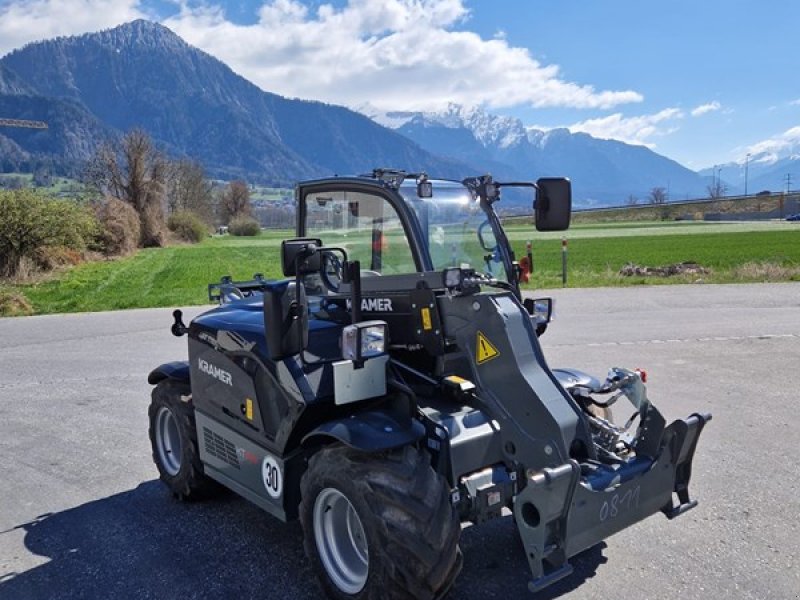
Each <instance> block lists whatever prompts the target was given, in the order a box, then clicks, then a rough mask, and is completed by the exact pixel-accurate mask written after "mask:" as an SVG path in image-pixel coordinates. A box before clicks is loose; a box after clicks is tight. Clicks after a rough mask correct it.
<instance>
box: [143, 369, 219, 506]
mask: <svg viewBox="0 0 800 600" xmlns="http://www.w3.org/2000/svg"><path fill="white" fill-rule="evenodd" d="M147 414H148V416H149V418H150V430H149V433H150V443H151V445H152V448H153V462H154V463H155V464H156V467H157V468H158V473H159V475H160V478H161V481H163V482H164V483H165V484H167V487H169V489H170V491H171V492H172V494H173V495H174V496H175V497H176V498H178V499H179V500H197V499H201V498H208V497H210V496H213V495H216V494H217V493H218V492H219V491H220V490H221V486H220V485H219V484H218V483H216V482H215V481H214V480H213V479H211V478H209V477H206V475H205V473H204V472H203V463H202V462H200V452H199V450H198V447H197V427H196V425H195V420H194V408H193V407H192V403H191V390H190V388H189V386H187V385H182V384H179V383H176V382H174V381H169V380H165V381H162V382H160V383H159V384H158V385H156V387H155V388H154V389H153V394H152V401H151V403H150V408H149V409H148V411H147Z"/></svg>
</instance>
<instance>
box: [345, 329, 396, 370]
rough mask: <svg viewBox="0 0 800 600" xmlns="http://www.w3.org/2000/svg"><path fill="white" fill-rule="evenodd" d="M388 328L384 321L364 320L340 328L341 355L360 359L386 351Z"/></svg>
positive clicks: (349, 358)
mask: <svg viewBox="0 0 800 600" xmlns="http://www.w3.org/2000/svg"><path fill="white" fill-rule="evenodd" d="M387 334H388V329H387V325H386V323H385V322H384V321H364V322H363V323H356V324H355V325H348V326H347V327H345V328H344V329H343V330H342V356H344V358H346V359H347V360H354V361H361V360H366V359H368V358H372V357H373V356H380V355H381V354H385V353H386V342H387V338H388V335H387Z"/></svg>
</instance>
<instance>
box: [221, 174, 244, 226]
mask: <svg viewBox="0 0 800 600" xmlns="http://www.w3.org/2000/svg"><path fill="white" fill-rule="evenodd" d="M220 210H221V213H222V214H221V217H222V222H223V223H229V222H230V220H231V219H233V218H235V217H241V216H244V215H249V214H250V212H251V207H250V189H249V188H248V187H247V184H246V183H245V182H244V181H239V180H236V181H231V182H230V183H229V184H228V185H227V186H225V189H224V190H222V198H221V202H220Z"/></svg>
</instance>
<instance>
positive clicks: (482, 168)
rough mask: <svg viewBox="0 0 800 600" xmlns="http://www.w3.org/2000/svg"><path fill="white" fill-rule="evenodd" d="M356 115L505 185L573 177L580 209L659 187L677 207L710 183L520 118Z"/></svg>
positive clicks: (465, 110)
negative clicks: (502, 180) (505, 181)
mask: <svg viewBox="0 0 800 600" xmlns="http://www.w3.org/2000/svg"><path fill="white" fill-rule="evenodd" d="M357 110H358V111H359V112H362V113H363V114H366V115H367V116H369V117H370V118H372V119H373V120H374V121H376V122H378V123H380V124H381V125H383V126H385V127H389V128H392V129H395V130H397V131H398V132H399V133H401V134H403V135H405V136H406V137H408V138H410V139H411V140H413V141H415V142H416V143H417V144H419V145H420V146H422V147H423V148H425V149H426V150H428V151H430V152H432V153H435V154H438V155H441V156H448V157H451V158H454V159H456V160H459V161H461V162H465V163H467V164H471V165H474V166H475V167H476V170H477V171H478V172H486V171H489V172H491V173H492V174H494V175H495V176H496V177H497V178H498V179H500V178H526V179H531V178H535V177H539V176H559V175H563V176H567V177H569V178H570V179H572V182H573V192H574V199H575V202H576V205H592V204H600V205H603V204H623V203H625V201H626V200H627V199H628V198H629V197H630V196H635V197H637V198H639V199H640V201H645V199H646V197H647V195H648V194H649V193H650V190H651V189H653V188H654V187H663V188H666V189H667V190H668V191H669V194H670V197H671V198H672V199H675V200H677V199H685V198H689V197H698V196H703V195H705V193H706V186H707V184H708V182H707V178H704V177H702V176H700V175H698V174H697V173H695V172H693V171H691V170H689V169H687V168H685V167H683V166H681V165H679V164H678V163H677V162H675V161H673V160H670V159H668V158H665V157H663V156H661V155H659V154H656V153H655V152H653V151H651V150H649V149H648V148H645V147H644V146H633V145H630V144H625V143H622V142H618V141H615V140H601V139H597V138H594V137H592V136H590V135H588V134H584V133H571V132H570V131H569V130H567V129H551V130H549V131H543V130H540V129H536V128H532V127H526V126H525V125H524V124H523V123H522V121H520V120H519V119H516V118H514V117H508V116H499V115H493V114H490V113H488V112H486V111H484V110H483V109H481V108H479V107H464V106H460V105H457V104H450V105H449V106H448V107H447V108H446V109H445V110H444V111H442V112H438V113H428V112H406V111H394V112H381V111H378V110H376V109H375V108H374V107H371V106H369V105H364V106H361V107H358V108H357Z"/></svg>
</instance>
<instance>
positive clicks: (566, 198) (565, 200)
mask: <svg viewBox="0 0 800 600" xmlns="http://www.w3.org/2000/svg"><path fill="white" fill-rule="evenodd" d="M536 186H537V187H536V200H535V201H534V203H533V209H534V213H535V215H536V229H537V230H538V231H564V230H565V229H568V228H569V220H570V214H571V213H572V183H571V182H570V180H569V179H567V178H566V177H542V178H540V179H539V180H538V181H537V182H536Z"/></svg>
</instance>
